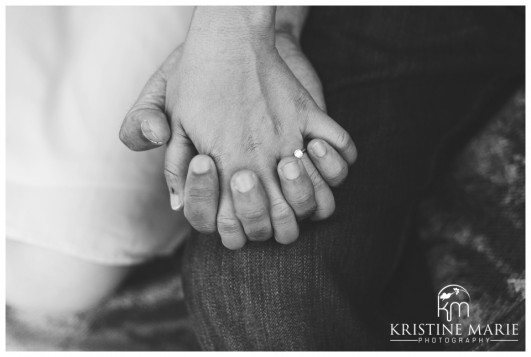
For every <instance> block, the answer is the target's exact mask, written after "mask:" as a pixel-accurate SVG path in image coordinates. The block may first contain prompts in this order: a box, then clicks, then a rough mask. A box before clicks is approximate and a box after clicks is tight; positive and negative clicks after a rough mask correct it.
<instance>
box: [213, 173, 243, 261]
mask: <svg viewBox="0 0 531 357" xmlns="http://www.w3.org/2000/svg"><path fill="white" fill-rule="evenodd" d="M228 184H229V183H228V182H227V184H223V189H222V190H221V197H220V204H219V211H218V217H217V225H218V232H219V235H220V237H221V242H222V243H223V245H224V246H225V247H227V248H228V249H233V250H234V249H240V248H242V247H243V246H244V245H245V243H246V241H247V238H246V237H245V233H244V231H243V228H242V226H241V224H240V221H239V220H238V218H237V217H236V213H235V212H234V206H233V203H232V197H231V192H230V187H229V188H228V187H227V186H228Z"/></svg>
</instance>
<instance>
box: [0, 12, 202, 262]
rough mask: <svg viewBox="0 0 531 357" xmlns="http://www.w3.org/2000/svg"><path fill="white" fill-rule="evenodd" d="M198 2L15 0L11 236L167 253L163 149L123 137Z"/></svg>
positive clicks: (175, 232) (100, 255)
mask: <svg viewBox="0 0 531 357" xmlns="http://www.w3.org/2000/svg"><path fill="white" fill-rule="evenodd" d="M191 13H192V9H191V8H185V7H8V8H7V51H6V62H7V83H6V92H7V102H6V106H7V117H6V127H7V133H6V144H7V149H6V152H7V158H6V181H7V187H6V231H7V238H8V239H13V240H16V241H20V242H25V243H29V244H34V245H38V246H41V247H46V248H49V249H53V250H56V251H59V252H62V253H65V254H69V255H73V256H76V257H79V258H82V259H86V260H89V261H92V262H96V263H101V264H112V265H130V264H137V263H141V262H143V261H146V260H148V259H151V258H153V257H155V256H158V255H165V254H170V253H171V252H172V251H173V250H174V249H175V247H176V246H177V245H178V244H179V243H180V242H182V241H183V239H184V238H185V237H186V236H187V235H188V234H189V232H190V227H189V226H188V224H187V223H186V221H185V219H184V217H183V215H182V213H177V212H173V211H172V210H171V208H170V203H169V195H168V191H167V188H166V185H165V182H164V175H163V158H164V149H163V148H160V149H156V150H152V151H148V152H141V153H138V152H132V151H129V150H128V149H127V148H126V147H125V146H124V145H123V144H122V143H121V142H120V140H119V139H118V131H119V128H120V125H121V122H122V119H123V117H124V116H125V114H126V112H127V111H128V109H129V108H130V107H131V105H132V104H133V103H134V101H135V99H136V98H137V96H138V94H139V93H140V90H141V89H142V87H143V85H144V84H145V83H146V81H147V79H148V78H149V76H150V75H151V74H153V72H155V70H156V69H157V67H158V66H159V65H160V64H161V63H162V62H163V61H164V59H165V58H166V56H168V55H169V53H170V52H171V51H172V50H173V49H174V48H175V47H176V46H177V45H178V44H179V43H181V42H182V41H183V40H184V37H185V35H186V31H187V28H188V24H189V20H190V16H191Z"/></svg>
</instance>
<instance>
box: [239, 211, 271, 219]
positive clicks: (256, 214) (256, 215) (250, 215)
mask: <svg viewBox="0 0 531 357" xmlns="http://www.w3.org/2000/svg"><path fill="white" fill-rule="evenodd" d="M238 216H240V218H241V219H242V220H245V221H248V222H259V221H261V220H263V219H264V218H266V216H267V211H266V210H265V209H264V208H256V209H252V210H244V211H242V212H239V214H238Z"/></svg>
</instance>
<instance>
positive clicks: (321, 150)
mask: <svg viewBox="0 0 531 357" xmlns="http://www.w3.org/2000/svg"><path fill="white" fill-rule="evenodd" d="M312 151H313V153H314V154H315V156H317V157H323V156H325V154H326V147H325V146H324V144H323V143H322V142H320V141H316V142H315V143H313V145H312Z"/></svg>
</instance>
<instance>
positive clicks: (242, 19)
mask: <svg viewBox="0 0 531 357" xmlns="http://www.w3.org/2000/svg"><path fill="white" fill-rule="evenodd" d="M274 23H275V7H273V6H198V7H197V8H196V10H195V12H194V16H193V18H192V22H191V25H190V30H189V32H188V39H190V40H193V41H201V42H209V43H220V42H221V43H224V44H235V45H238V44H242V43H253V44H260V43H263V42H265V43H267V42H272V41H273V40H274ZM188 39H187V40H188Z"/></svg>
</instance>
